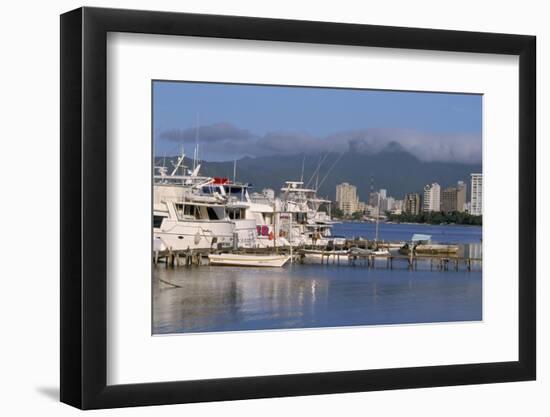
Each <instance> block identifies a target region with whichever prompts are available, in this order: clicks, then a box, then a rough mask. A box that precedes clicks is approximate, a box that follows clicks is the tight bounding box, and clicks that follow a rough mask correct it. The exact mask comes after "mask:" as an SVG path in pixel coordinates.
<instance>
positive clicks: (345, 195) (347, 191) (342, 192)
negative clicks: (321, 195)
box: [336, 182, 359, 215]
mask: <svg viewBox="0 0 550 417" xmlns="http://www.w3.org/2000/svg"><path fill="white" fill-rule="evenodd" d="M336 203H337V205H338V208H339V209H340V210H342V211H343V212H344V214H345V215H350V214H352V213H355V212H356V211H357V206H358V203H359V198H358V197H357V187H356V186H355V185H351V184H348V183H347V182H344V183H342V184H338V185H337V186H336Z"/></svg>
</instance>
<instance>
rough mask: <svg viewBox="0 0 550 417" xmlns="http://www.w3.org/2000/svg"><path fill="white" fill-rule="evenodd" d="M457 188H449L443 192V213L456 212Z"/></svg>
mask: <svg viewBox="0 0 550 417" xmlns="http://www.w3.org/2000/svg"><path fill="white" fill-rule="evenodd" d="M456 195H457V190H456V187H447V188H445V189H444V190H443V191H441V211H443V212H445V213H450V212H453V211H456Z"/></svg>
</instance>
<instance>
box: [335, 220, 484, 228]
mask: <svg viewBox="0 0 550 417" xmlns="http://www.w3.org/2000/svg"><path fill="white" fill-rule="evenodd" d="M334 220H337V221H338V222H340V223H342V224H376V222H369V221H363V220H344V219H334ZM379 224H380V225H383V224H406V225H412V226H461V227H480V228H483V225H476V224H457V223H445V224H434V223H415V222H380V223H379Z"/></svg>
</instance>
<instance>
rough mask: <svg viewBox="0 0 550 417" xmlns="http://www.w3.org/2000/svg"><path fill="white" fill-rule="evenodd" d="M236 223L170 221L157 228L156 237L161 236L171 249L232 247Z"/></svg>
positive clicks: (154, 231) (154, 232)
mask: <svg viewBox="0 0 550 417" xmlns="http://www.w3.org/2000/svg"><path fill="white" fill-rule="evenodd" d="M234 232H235V224H234V223H233V222H231V221H211V222H208V221H170V220H165V221H164V223H163V224H162V228H155V229H154V230H153V235H154V237H155V239H157V238H160V239H161V240H162V242H163V243H164V245H165V246H166V247H167V248H168V249H171V250H180V251H181V250H187V249H212V248H219V247H221V248H231V247H232V246H233V233H234Z"/></svg>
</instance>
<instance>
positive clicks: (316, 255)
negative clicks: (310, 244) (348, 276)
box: [300, 249, 349, 263]
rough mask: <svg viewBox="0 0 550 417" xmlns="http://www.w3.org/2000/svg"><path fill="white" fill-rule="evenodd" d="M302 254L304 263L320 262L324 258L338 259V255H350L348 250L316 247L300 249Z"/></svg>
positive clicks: (326, 259)
mask: <svg viewBox="0 0 550 417" xmlns="http://www.w3.org/2000/svg"><path fill="white" fill-rule="evenodd" d="M300 253H301V254H302V256H303V258H302V260H303V262H304V263H319V262H323V260H325V261H328V259H338V257H340V256H341V257H346V259H347V256H348V255H349V251H347V250H316V249H303V250H301V251H300Z"/></svg>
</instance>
